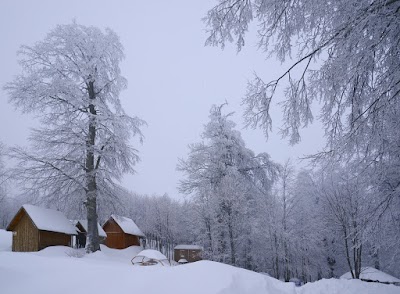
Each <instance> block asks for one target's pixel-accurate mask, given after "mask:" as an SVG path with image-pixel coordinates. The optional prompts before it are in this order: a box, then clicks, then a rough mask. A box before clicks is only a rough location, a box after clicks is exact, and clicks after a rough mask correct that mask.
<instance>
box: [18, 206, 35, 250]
mask: <svg viewBox="0 0 400 294" xmlns="http://www.w3.org/2000/svg"><path fill="white" fill-rule="evenodd" d="M22 213H23V216H22V218H21V220H20V221H19V222H18V225H17V226H16V227H15V229H14V233H13V242H12V251H17V252H28V251H38V250H39V247H38V245H39V231H38V230H37V228H36V227H35V225H34V224H33V222H32V220H31V218H30V217H29V216H28V215H27V214H26V213H25V211H23V212H22Z"/></svg>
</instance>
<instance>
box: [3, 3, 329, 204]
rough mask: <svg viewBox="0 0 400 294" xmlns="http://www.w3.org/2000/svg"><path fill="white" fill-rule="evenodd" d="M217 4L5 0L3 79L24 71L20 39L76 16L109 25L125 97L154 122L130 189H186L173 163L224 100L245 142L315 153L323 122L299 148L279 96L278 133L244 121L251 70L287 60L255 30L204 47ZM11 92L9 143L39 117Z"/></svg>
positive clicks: (34, 37)
mask: <svg viewBox="0 0 400 294" xmlns="http://www.w3.org/2000/svg"><path fill="white" fill-rule="evenodd" d="M215 4H216V1H214V0H198V1H188V0H169V1H165V0H153V1H134V0H131V1H100V0H97V1H87V0H85V1H72V0H68V1H51V0H49V1H28V0H27V1H18V0H1V1H0V33H1V34H0V35H1V38H2V42H1V46H0V65H1V69H0V85H1V87H2V86H3V85H4V84H5V83H6V82H9V81H11V80H12V79H13V76H14V75H16V74H18V73H20V72H21V69H20V67H19V65H18V63H17V55H16V52H17V50H18V48H19V46H20V45H22V44H24V45H32V44H33V43H34V42H36V41H39V40H42V39H43V38H44V37H45V35H46V34H47V33H48V32H49V31H50V30H51V29H53V28H54V27H55V26H56V25H57V24H67V23H71V22H72V20H73V19H75V20H76V21H77V22H78V23H79V24H83V25H94V26H97V27H100V28H102V29H104V28H105V27H109V28H111V29H113V30H114V31H115V32H116V33H117V34H118V35H119V36H120V38H121V42H122V44H123V45H124V47H125V55H126V59H125V60H124V61H123V62H122V64H121V68H122V73H123V75H124V76H125V77H126V78H127V80H128V89H127V90H126V91H124V92H122V95H121V101H122V104H123V105H124V106H125V108H126V112H127V113H128V114H130V115H136V116H139V117H140V118H142V119H144V120H146V121H147V123H148V127H146V128H145V129H144V130H143V132H144V135H145V141H144V143H143V145H141V146H140V145H138V144H137V143H136V142H133V144H135V147H136V148H137V149H138V150H139V151H140V157H141V162H140V163H139V164H138V165H137V166H136V171H137V174H135V175H128V176H126V177H125V179H124V181H123V183H122V184H123V186H125V187H126V188H128V189H129V190H132V191H135V192H138V193H143V194H164V193H168V194H169V195H170V196H172V197H174V198H181V196H182V195H179V193H178V192H177V185H178V182H179V180H180V179H181V178H182V177H183V174H181V173H180V172H177V171H176V165H177V162H178V158H186V157H187V152H188V148H187V146H188V144H190V143H194V142H199V141H200V140H201V138H200V134H201V132H202V131H203V125H204V124H206V123H207V121H208V113H209V110H210V108H211V106H212V105H213V104H221V103H224V102H225V100H226V101H228V103H229V105H228V107H226V111H229V112H231V111H234V112H235V115H234V116H233V119H234V120H235V121H236V123H237V128H238V129H239V130H241V132H242V136H243V138H244V140H245V142H246V144H247V147H248V148H250V149H252V150H253V151H255V152H256V153H259V152H267V153H269V154H270V155H271V157H272V159H273V160H275V161H276V162H280V163H282V162H284V161H285V160H286V159H287V158H289V157H291V158H293V159H294V160H295V159H296V158H298V157H300V156H303V155H304V154H309V153H313V152H316V151H317V150H318V149H320V148H321V147H322V146H323V141H322V130H321V129H320V126H319V125H314V126H312V127H310V128H308V129H307V130H304V131H303V132H302V142H301V143H300V144H298V145H296V146H294V147H291V146H288V140H281V139H280V136H279V134H278V130H279V126H280V108H279V106H277V105H276V104H277V103H278V102H279V99H281V97H279V95H278V97H276V98H277V99H276V100H275V101H274V102H275V103H274V107H273V108H272V117H273V119H274V128H273V131H274V133H273V134H272V135H271V136H270V138H269V140H268V142H267V141H266V138H265V137H264V136H263V134H262V132H261V131H260V130H251V129H243V119H242V113H243V106H241V99H242V97H243V95H244V93H245V90H246V83H247V80H249V79H251V78H252V74H253V72H254V71H255V72H257V73H258V74H259V75H260V76H261V77H262V78H264V79H265V80H271V79H274V78H276V77H277V76H278V75H279V73H281V72H282V71H283V70H284V69H285V68H287V65H281V64H280V63H279V62H277V61H276V60H275V59H274V58H271V59H268V60H267V59H266V58H265V56H264V55H263V54H262V52H259V51H257V48H256V46H255V43H256V39H255V38H254V36H249V38H248V39H247V40H246V41H247V42H246V46H245V48H244V49H243V50H242V51H241V52H240V53H239V54H237V53H236V50H235V48H234V46H233V45H232V46H227V48H225V50H221V49H220V48H216V47H205V46H204V42H205V39H206V32H205V26H204V24H203V22H202V21H201V18H203V17H204V16H205V15H206V12H207V10H209V9H211V8H212V6H213V5H215ZM7 101H8V97H7V94H6V92H4V91H3V90H2V89H0V141H2V142H3V143H5V144H6V145H8V146H12V145H16V144H19V145H27V144H28V143H27V138H28V136H29V128H30V127H31V126H33V125H35V124H37V122H35V120H33V119H32V117H29V116H27V115H24V114H21V113H20V112H19V111H16V110H14V109H13V107H11V106H10V105H9V104H8V103H7ZM295 162H296V163H298V162H297V161H295ZM300 165H304V163H300Z"/></svg>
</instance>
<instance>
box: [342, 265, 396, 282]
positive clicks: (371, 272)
mask: <svg viewBox="0 0 400 294" xmlns="http://www.w3.org/2000/svg"><path fill="white" fill-rule="evenodd" d="M340 278H341V279H346V280H350V279H351V278H352V277H351V273H350V272H347V273H345V274H344V275H342V276H341V277H340ZM360 279H362V280H370V281H378V282H381V283H400V280H399V279H397V278H395V277H393V276H391V275H389V274H387V273H384V272H382V271H380V270H378V269H376V268H373V267H363V268H362V269H361V273H360Z"/></svg>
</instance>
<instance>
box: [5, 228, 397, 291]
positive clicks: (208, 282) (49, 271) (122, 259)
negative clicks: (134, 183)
mask: <svg viewBox="0 0 400 294" xmlns="http://www.w3.org/2000/svg"><path fill="white" fill-rule="evenodd" d="M5 239H7V240H10V234H8V233H7V234H6V233H5V232H4V231H1V230H0V244H2V245H1V246H2V247H1V248H10V244H8V245H7V244H4V243H7V242H9V241H5ZM101 249H102V251H101V252H96V253H94V254H90V255H85V254H83V251H82V250H75V249H71V248H69V247H64V246H54V247H49V248H46V249H44V250H42V251H40V252H31V253H18V252H11V251H4V250H3V251H0V293H1V294H21V293H33V294H36V293H38V294H39V293H40V294H50V293H51V294H53V293H58V294H70V293H76V292H79V293H96V294H103V293H104V294H109V293H118V294H125V293H126V294H128V293H129V294H132V293H147V294H152V293H154V294H155V293H171V294H172V293H173V294H188V293H191V294H228V293H229V294H258V293H259V294H261V293H262V294H339V293H340V294H350V293H351V294H355V293H363V294H364V293H365V294H372V293H377V294H378V293H379V294H400V287H396V286H393V285H383V284H375V283H366V282H361V281H355V280H335V279H331V280H322V281H318V282H315V283H309V284H306V285H305V286H303V287H298V288H296V287H295V286H294V284H293V283H283V282H280V281H278V280H276V279H274V278H271V277H268V276H266V275H262V274H258V273H255V272H252V271H247V270H244V269H240V268H236V267H233V266H229V265H225V264H221V263H217V262H212V261H199V262H195V263H190V264H186V265H178V266H172V267H161V266H159V267H154V266H153V267H151V266H148V267H137V266H133V265H132V264H131V262H130V261H131V259H132V257H133V256H135V255H136V254H138V253H139V252H140V250H142V248H141V247H129V248H126V249H123V250H117V249H110V248H107V247H106V246H102V247H101Z"/></svg>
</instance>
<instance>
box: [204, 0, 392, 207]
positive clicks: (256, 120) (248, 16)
mask: <svg viewBox="0 0 400 294" xmlns="http://www.w3.org/2000/svg"><path fill="white" fill-rule="evenodd" d="M205 21H206V24H207V27H208V30H209V38H208V39H207V44H209V45H215V46H222V47H223V46H225V44H226V43H227V42H235V43H236V46H237V48H238V50H240V49H241V48H242V47H243V46H244V45H245V37H246V33H247V32H248V30H249V28H250V24H251V23H252V22H255V23H257V25H258V30H257V34H258V45H259V48H260V49H261V50H263V51H265V53H266V54H267V55H268V56H271V55H275V56H276V57H277V58H278V59H279V60H280V61H281V62H284V61H287V60H288V59H290V60H292V57H294V61H292V64H291V65H290V66H289V67H288V69H287V70H286V71H284V72H283V74H282V75H281V76H278V77H277V78H276V79H275V80H273V81H270V82H265V81H263V79H262V77H260V76H256V77H255V78H254V80H253V81H252V82H250V83H249V84H248V91H247V94H246V96H245V97H244V103H245V105H246V110H245V117H246V119H247V124H248V125H249V126H253V127H257V126H259V127H261V128H262V129H263V130H264V131H265V133H266V134H268V132H269V131H270V129H271V116H270V105H271V101H272V99H273V97H274V95H275V94H276V90H277V87H278V85H279V84H281V83H286V91H285V99H284V101H283V102H282V104H281V105H282V110H283V114H284V116H283V117H284V124H283V128H282V131H283V135H287V136H289V137H290V142H291V143H297V142H298V141H299V140H300V133H299V129H300V128H301V127H303V126H307V125H308V124H309V123H311V122H312V121H313V117H314V114H313V113H312V108H311V105H312V103H313V102H314V101H315V100H317V101H319V103H320V105H321V108H320V113H319V115H318V116H319V117H320V118H321V121H322V123H323V125H324V128H325V133H326V137H327V145H326V148H325V150H323V152H321V153H320V154H319V155H320V156H323V157H325V158H326V156H324V155H331V156H334V158H335V160H337V159H338V158H339V159H343V158H344V157H345V158H346V160H350V159H351V158H352V156H353V154H354V153H355V152H360V150H362V151H363V152H364V159H363V162H361V163H360V170H365V167H366V166H368V169H367V170H368V171H371V174H375V178H374V180H373V181H374V182H375V184H376V187H378V186H379V187H380V188H379V193H378V195H382V196H381V198H382V201H383V202H384V203H383V204H382V205H383V206H385V205H387V204H388V203H389V204H390V202H391V201H392V200H393V198H394V197H399V195H400V181H399V180H398V179H399V177H398V176H395V175H397V172H396V171H398V168H397V167H398V165H399V160H398V153H399V147H398V146H399V145H398V144H397V143H398V142H397V141H398V138H399V137H398V127H396V126H395V125H398V117H399V115H398V112H399V104H400V68H399V66H398V64H399V63H400V46H399V42H400V35H399V34H398V32H399V31H400V1H398V0H372V1H359V0H350V1H348V0H338V1H312V0H305V1H299V0H288V1H281V0H218V4H217V5H216V6H215V7H214V8H212V9H211V10H210V11H209V12H208V15H207V17H206V18H205ZM285 80H287V82H285ZM382 134H383V135H382ZM387 164H388V165H389V168H388V167H387ZM396 168H397V169H396Z"/></svg>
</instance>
